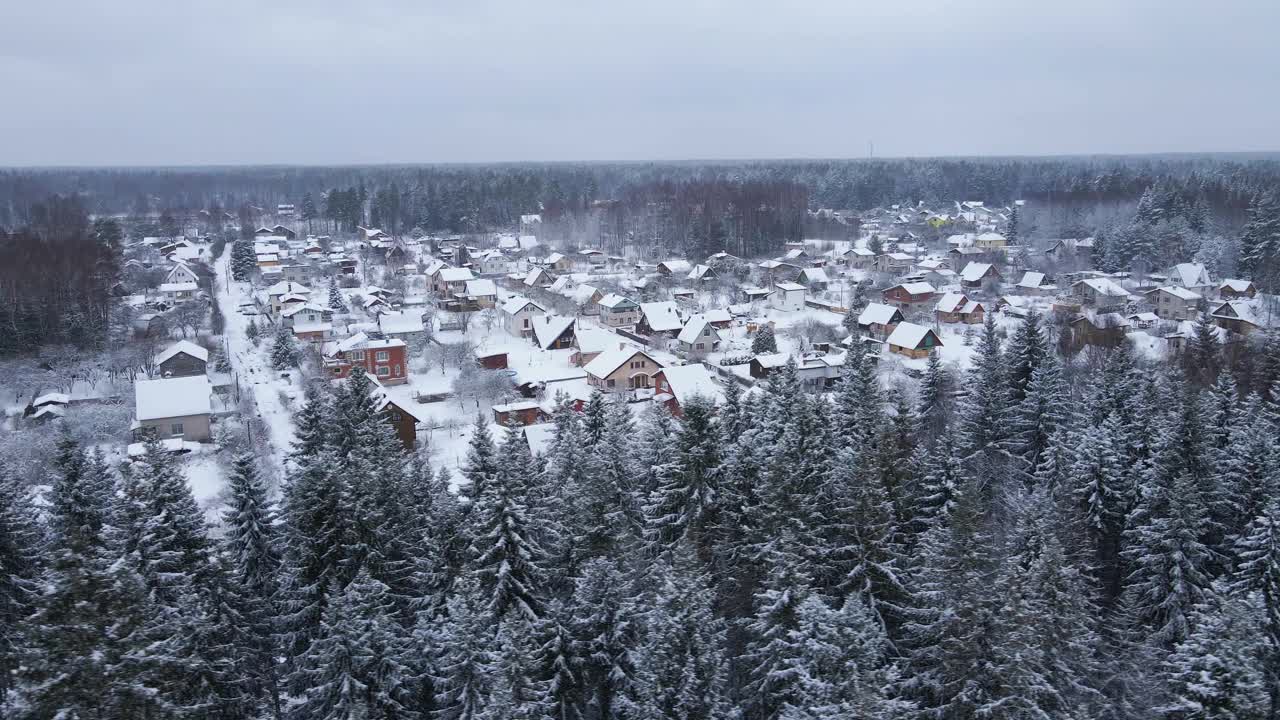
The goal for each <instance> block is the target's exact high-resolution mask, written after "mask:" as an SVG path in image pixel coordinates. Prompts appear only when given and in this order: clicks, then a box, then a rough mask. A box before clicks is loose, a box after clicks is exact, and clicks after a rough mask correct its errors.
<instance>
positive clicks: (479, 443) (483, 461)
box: [462, 413, 498, 506]
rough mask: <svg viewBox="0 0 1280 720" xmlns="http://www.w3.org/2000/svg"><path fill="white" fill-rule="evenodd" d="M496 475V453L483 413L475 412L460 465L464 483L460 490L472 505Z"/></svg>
mask: <svg viewBox="0 0 1280 720" xmlns="http://www.w3.org/2000/svg"><path fill="white" fill-rule="evenodd" d="M497 475H498V454H497V449H496V448H495V447H494V444H493V435H492V434H491V433H490V432H489V423H488V421H486V420H485V418H484V415H481V414H478V413H477V414H476V422H475V425H473V426H472V431H471V439H470V440H469V441H468V442H467V462H466V464H465V465H463V466H462V478H463V479H464V480H466V484H465V485H464V486H463V487H462V492H463V494H464V495H465V497H467V498H468V499H469V500H470V501H471V503H472V505H473V506H474V503H475V502H476V501H477V500H478V499H479V498H480V496H481V495H483V494H484V491H485V488H487V487H488V485H489V483H490V482H491V481H492V480H493V479H494V478H495V477H497Z"/></svg>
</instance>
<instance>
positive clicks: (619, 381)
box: [582, 347, 664, 392]
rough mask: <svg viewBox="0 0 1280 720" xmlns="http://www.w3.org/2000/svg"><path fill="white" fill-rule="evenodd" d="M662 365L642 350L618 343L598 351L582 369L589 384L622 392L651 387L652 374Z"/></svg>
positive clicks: (609, 390)
mask: <svg viewBox="0 0 1280 720" xmlns="http://www.w3.org/2000/svg"><path fill="white" fill-rule="evenodd" d="M663 367H664V365H663V364H662V363H660V362H658V361H657V360H654V359H653V358H652V357H650V356H649V355H648V354H646V353H645V352H644V351H643V350H638V349H636V348H634V347H619V348H614V349H611V350H606V351H604V352H602V353H600V354H599V355H597V356H596V357H595V359H593V360H592V361H591V362H589V363H587V364H586V365H585V366H584V367H583V368H582V369H583V370H585V371H586V373H587V382H588V383H590V384H591V386H592V387H595V388H599V389H600V390H601V391H602V392H622V391H625V390H640V389H644V388H650V387H653V374H654V373H655V372H657V371H658V370H661V369H662V368H663Z"/></svg>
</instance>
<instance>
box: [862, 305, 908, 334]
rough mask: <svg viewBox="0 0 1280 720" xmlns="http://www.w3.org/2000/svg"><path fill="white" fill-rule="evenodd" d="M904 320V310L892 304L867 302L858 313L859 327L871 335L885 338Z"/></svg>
mask: <svg viewBox="0 0 1280 720" xmlns="http://www.w3.org/2000/svg"><path fill="white" fill-rule="evenodd" d="M904 320H906V318H904V317H903V316H902V311H901V310H899V309H898V308H896V307H894V306H892V305H884V304H881V303H867V306H866V307H865V308H863V309H862V312H861V313H859V314H858V329H860V330H861V331H862V332H864V333H866V334H867V335H869V336H871V337H875V338H885V337H888V335H889V333H891V332H893V329H894V328H895V327H897V325H898V323H900V322H903V321H904Z"/></svg>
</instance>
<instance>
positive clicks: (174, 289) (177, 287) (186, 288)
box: [160, 282, 200, 293]
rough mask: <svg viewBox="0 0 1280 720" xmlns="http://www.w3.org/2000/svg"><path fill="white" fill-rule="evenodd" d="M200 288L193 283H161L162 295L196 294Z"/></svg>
mask: <svg viewBox="0 0 1280 720" xmlns="http://www.w3.org/2000/svg"><path fill="white" fill-rule="evenodd" d="M199 289H200V286H199V285H197V284H195V283H193V282H176V283H160V292H162V293H180V292H195V291H196V290H199Z"/></svg>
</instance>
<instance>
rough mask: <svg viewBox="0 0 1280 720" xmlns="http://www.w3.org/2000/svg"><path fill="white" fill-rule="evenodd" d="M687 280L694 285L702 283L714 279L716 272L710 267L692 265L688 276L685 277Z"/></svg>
mask: <svg viewBox="0 0 1280 720" xmlns="http://www.w3.org/2000/svg"><path fill="white" fill-rule="evenodd" d="M685 277H686V278H687V279H689V280H692V281H694V282H695V283H703V282H707V281H710V280H715V279H716V277H717V276H716V271H715V270H713V269H712V268H711V266H710V265H694V266H693V269H692V270H690V271H689V274H688V275H687V276H685Z"/></svg>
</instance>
